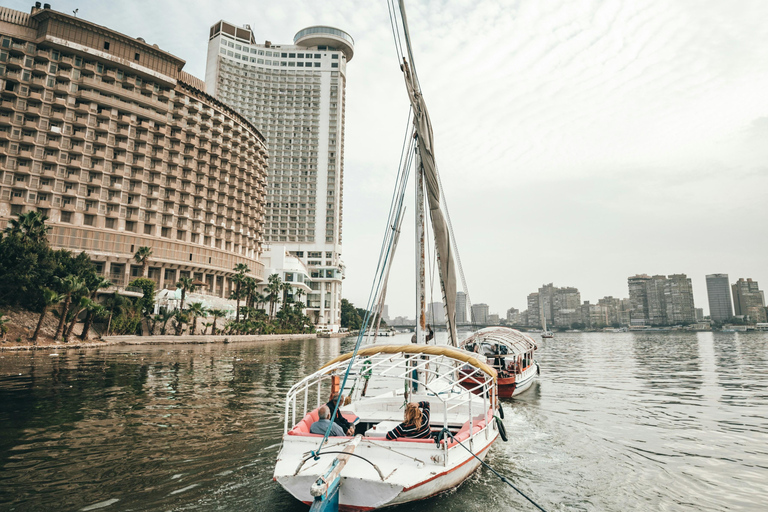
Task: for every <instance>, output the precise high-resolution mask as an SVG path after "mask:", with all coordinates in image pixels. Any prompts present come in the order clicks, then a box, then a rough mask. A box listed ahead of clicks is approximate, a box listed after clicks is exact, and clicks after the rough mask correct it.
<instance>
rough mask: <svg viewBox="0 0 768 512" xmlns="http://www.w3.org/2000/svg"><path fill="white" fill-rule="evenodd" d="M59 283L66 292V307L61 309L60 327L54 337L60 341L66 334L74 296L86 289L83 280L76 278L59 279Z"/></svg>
mask: <svg viewBox="0 0 768 512" xmlns="http://www.w3.org/2000/svg"><path fill="white" fill-rule="evenodd" d="M58 282H59V285H60V286H61V288H62V290H63V292H64V305H63V306H62V308H61V317H60V318H59V326H58V327H57V328H56V334H54V335H53V339H54V340H58V339H59V338H60V337H61V335H62V334H63V333H64V322H65V321H66V320H67V312H68V311H69V305H70V302H71V300H72V295H75V294H77V293H79V292H80V291H82V290H83V288H85V283H84V282H83V280H82V279H80V278H79V277H76V276H67V277H65V278H64V279H58ZM65 341H66V340H65Z"/></svg>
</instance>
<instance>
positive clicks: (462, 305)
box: [456, 291, 467, 324]
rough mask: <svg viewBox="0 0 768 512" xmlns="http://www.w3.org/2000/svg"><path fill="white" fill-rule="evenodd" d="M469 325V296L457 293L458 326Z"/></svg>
mask: <svg viewBox="0 0 768 512" xmlns="http://www.w3.org/2000/svg"><path fill="white" fill-rule="evenodd" d="M465 323H467V294H466V293H464V292H461V291H459V292H456V324H465Z"/></svg>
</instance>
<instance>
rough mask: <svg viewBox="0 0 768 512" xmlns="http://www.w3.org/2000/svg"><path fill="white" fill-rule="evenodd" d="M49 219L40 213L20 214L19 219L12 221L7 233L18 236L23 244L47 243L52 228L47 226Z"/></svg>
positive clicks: (6, 229) (6, 230) (9, 223)
mask: <svg viewBox="0 0 768 512" xmlns="http://www.w3.org/2000/svg"><path fill="white" fill-rule="evenodd" d="M46 220H48V217H47V216H45V215H44V214H42V213H40V212H27V213H20V214H19V217H18V218H17V219H11V220H10V221H9V222H8V226H7V227H6V228H5V232H6V233H7V234H8V235H10V236H18V237H19V239H20V240H21V241H22V243H25V244H27V243H41V242H45V241H46V236H47V235H48V231H49V230H50V229H51V228H50V227H48V226H46V225H45V221H46Z"/></svg>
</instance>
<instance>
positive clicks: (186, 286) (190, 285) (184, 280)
mask: <svg viewBox="0 0 768 512" xmlns="http://www.w3.org/2000/svg"><path fill="white" fill-rule="evenodd" d="M176 288H180V289H181V307H180V308H179V309H181V310H182V311H183V310H184V299H186V298H187V292H189V293H192V292H194V291H195V290H197V285H196V284H194V280H193V279H192V278H191V277H180V278H179V282H178V283H176Z"/></svg>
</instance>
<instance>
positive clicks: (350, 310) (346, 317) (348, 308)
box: [341, 299, 363, 330]
mask: <svg viewBox="0 0 768 512" xmlns="http://www.w3.org/2000/svg"><path fill="white" fill-rule="evenodd" d="M341 326H342V327H346V328H347V329H350V330H354V329H360V328H361V327H362V326H363V318H362V317H361V316H360V313H359V312H358V310H357V309H356V308H355V306H354V305H353V304H352V303H351V302H349V301H348V300H347V299H341Z"/></svg>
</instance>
